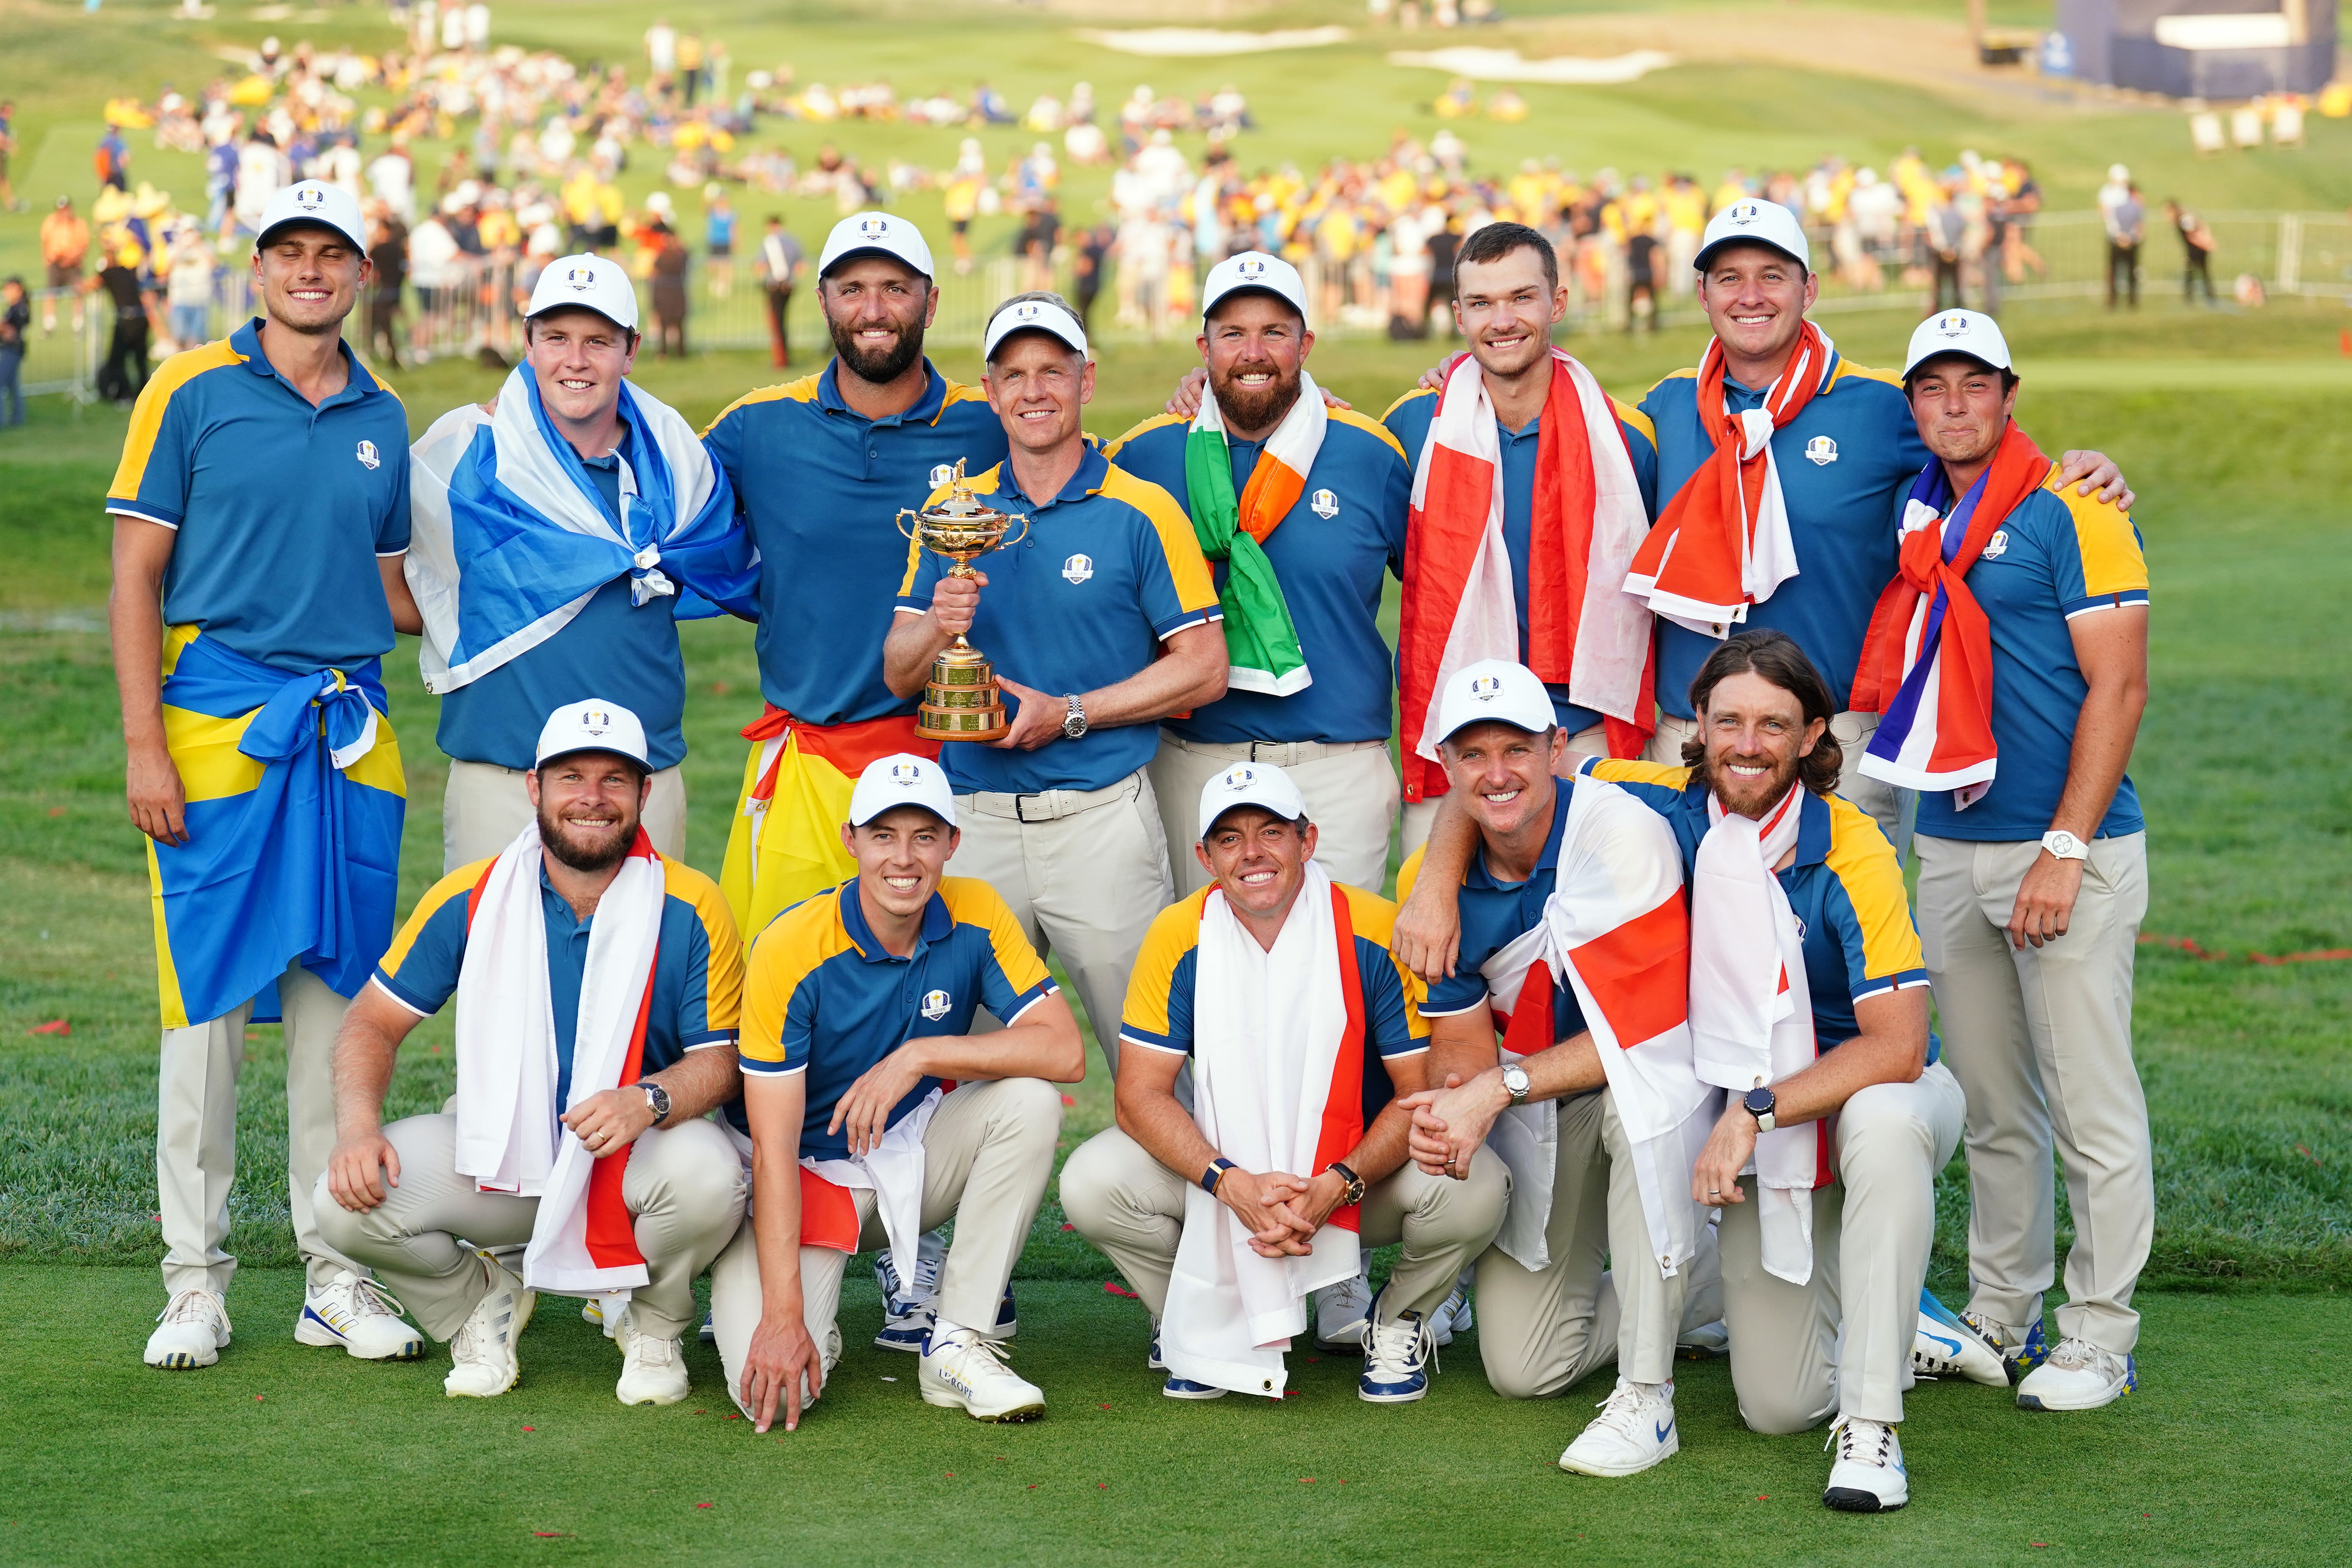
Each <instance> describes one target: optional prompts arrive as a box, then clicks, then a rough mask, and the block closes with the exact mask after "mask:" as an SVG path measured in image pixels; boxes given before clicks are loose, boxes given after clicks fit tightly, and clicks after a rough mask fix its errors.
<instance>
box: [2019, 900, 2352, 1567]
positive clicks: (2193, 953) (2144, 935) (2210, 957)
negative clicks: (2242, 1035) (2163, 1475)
mask: <svg viewBox="0 0 2352 1568" xmlns="http://www.w3.org/2000/svg"><path fill="white" fill-rule="evenodd" d="M2139 945H2140V946H2142V947H2168V948H2171V949H2172V950H2173V951H2174V952H2185V953H2187V954H2188V955H2189V957H2191V958H2198V959H2202V960H2204V961H2205V962H2206V963H2229V962H2231V954H2229V953H2227V952H2222V951H2221V949H2219V948H2209V947H2200V946H2199V945H2198V943H2197V942H2195V941H2194V940H2192V939H2191V938H2189V937H2185V936H2156V935H2153V934H2151V933H2149V932H2147V931H2143V932H2141V933H2140V936H2139ZM2236 958H2237V962H2239V963H2342V962H2343V961H2344V960H2346V959H2347V958H2352V947H2320V948H2311V949H2307V950H2306V951H2305V952H2242V953H2239V954H2237V955H2236ZM2032 1544H2034V1545H2036V1546H2040V1545H2042V1544H2044V1542H2039V1541H2037V1542H2033V1543H2032Z"/></svg>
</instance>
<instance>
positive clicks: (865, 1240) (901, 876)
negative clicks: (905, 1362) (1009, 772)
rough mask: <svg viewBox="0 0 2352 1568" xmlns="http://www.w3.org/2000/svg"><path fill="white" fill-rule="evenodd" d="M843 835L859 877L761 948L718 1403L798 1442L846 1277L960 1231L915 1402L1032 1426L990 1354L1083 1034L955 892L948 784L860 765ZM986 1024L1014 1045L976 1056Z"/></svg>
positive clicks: (829, 1356)
mask: <svg viewBox="0 0 2352 1568" xmlns="http://www.w3.org/2000/svg"><path fill="white" fill-rule="evenodd" d="M841 836H842V842H843V843H844V844H845V846H846V847H848V850H849V854H850V857H851V858H852V859H853V860H854V861H855V862H856V866H857V875H856V876H855V877H852V878H851V879H849V880H847V881H846V882H844V883H842V884H841V886H839V887H838V888H834V889H829V890H827V891H825V892H823V893H819V894H818V895H817V896H816V897H814V898H813V899H808V900H803V902H801V903H798V904H795V905H793V907H792V908H790V909H788V910H784V911H783V913H782V914H780V915H778V916H777V917H776V918H775V919H774V920H773V921H770V922H769V924H768V928H767V929H766V930H765V931H761V933H760V935H759V938H758V940H757V941H756V942H753V943H752V945H751V966H750V980H749V989H748V991H747V993H746V997H745V1005H744V1024H743V1044H742V1065H743V1110H744V1114H745V1117H746V1119H747V1122H748V1126H749V1131H750V1133H751V1191H752V1205H751V1223H750V1224H748V1225H746V1226H744V1227H743V1232H742V1234H741V1235H740V1236H739V1237H736V1238H735V1242H734V1244H733V1245H732V1246H730V1247H729V1248H728V1249H727V1252H726V1255H725V1256H724V1257H722V1258H719V1266H718V1268H715V1269H713V1270H712V1271H711V1276H710V1309H711V1322H712V1327H713V1328H714V1329H715V1330H716V1331H717V1332H718V1337H719V1355H720V1357H721V1358H722V1359H723V1360H724V1361H725V1363H726V1365H727V1386H728V1391H729V1392H730V1394H733V1395H734V1398H735V1402H736V1404H737V1405H740V1407H741V1408H742V1410H743V1413H744V1414H745V1415H749V1416H751V1419H752V1422H753V1424H754V1426H753V1429H754V1430H756V1431H761V1432H765V1431H766V1430H767V1429H768V1427H769V1426H771V1425H772V1423H773V1422H774V1420H775V1418H776V1416H777V1415H779V1414H781V1415H782V1416H783V1418H784V1427H785V1429H786V1430H787V1431H790V1430H792V1429H793V1428H794V1427H797V1426H799V1425H800V1419H801V1413H802V1411H803V1408H804V1407H805V1406H806V1405H808V1404H809V1403H810V1402H811V1401H813V1400H814V1399H816V1398H817V1397H818V1396H819V1395H820V1394H823V1393H824V1380H825V1379H826V1378H827V1377H828V1376H830V1375H831V1374H832V1372H833V1367H834V1363H835V1362H837V1361H839V1360H840V1359H841V1329H840V1326H839V1324H838V1323H837V1321H835V1319H836V1315H837V1313H838V1311H839V1309H840V1305H841V1274H842V1269H843V1268H844V1267H845V1266H846V1265H847V1263H848V1261H849V1255H850V1254H851V1253H853V1252H857V1251H860V1250H862V1249H865V1248H868V1247H882V1246H886V1245H887V1246H888V1247H890V1248H891V1249H892V1250H893V1251H894V1252H895V1253H896V1254H897V1255H898V1257H900V1258H913V1257H914V1256H916V1249H917V1247H918V1246H919V1241H920V1238H921V1237H922V1235H923V1233H924V1232H925V1231H928V1230H931V1229H934V1228H936V1227H937V1226H942V1225H945V1224H946V1223H947V1222H948V1221H949V1220H953V1221H955V1222H956V1229H955V1243H954V1245H953V1246H951V1247H949V1248H948V1253H947V1261H946V1264H945V1265H944V1266H943V1267H942V1268H941V1269H940V1293H939V1306H938V1310H937V1313H936V1315H935V1316H934V1317H933V1319H932V1321H931V1326H930V1333H929V1337H928V1338H927V1339H926V1340H925V1342H924V1344H923V1352H922V1363H921V1372H920V1375H919V1383H920V1386H921V1390H922V1395H923V1403H924V1404H926V1405H945V1406H947V1407H949V1408H950V1409H957V1410H962V1411H964V1412H966V1413H967V1414H969V1415H972V1416H974V1417H976V1418H977V1419H979V1420H982V1421H1032V1420H1034V1419H1036V1418H1037V1417H1038V1416H1040V1415H1044V1414H1045V1394H1042V1393H1041V1392H1039V1391H1038V1389H1037V1388H1036V1387H1035V1386H1034V1385H1033V1384H1030V1383H1028V1382H1026V1381H1025V1380H1024V1379H1023V1378H1021V1377H1018V1376H1016V1375H1015V1374H1014V1373H1013V1372H1012V1370H1011V1369H1009V1368H1008V1367H1006V1366H1005V1365H1004V1362H1003V1353H1004V1352H1003V1349H1002V1348H1001V1347H1000V1346H999V1345H998V1344H997V1343H996V1342H994V1341H993V1340H992V1339H991V1338H990V1337H989V1331H990V1325H992V1324H994V1323H995V1322H996V1321H997V1309H998V1306H999V1304H1000V1303H1001V1302H1002V1301H1003V1298H1004V1289H1005V1286H1006V1284H1007V1283H1008V1282H1009V1281H1010V1280H1011V1279H1012V1278H1013V1264H1014V1262H1015V1261H1017V1260H1018V1259H1019V1258H1020V1257H1021V1249H1022V1247H1024V1245H1025V1244H1026V1243H1027V1241H1028V1239H1029V1225H1030V1222H1031V1221H1032V1220H1034V1218H1036V1216H1037V1205H1038V1203H1039V1202H1040V1201H1041V1200H1042V1199H1043V1198H1044V1197H1045V1183H1046V1182H1047V1181H1048V1180H1049V1179H1050V1178H1051V1177H1052V1175H1053V1173H1054V1149H1055V1140H1057V1139H1058V1138H1059V1137H1060V1136H1061V1131H1062V1096H1061V1092H1060V1091H1059V1090H1058V1089H1055V1087H1054V1085H1055V1084H1056V1083H1076V1082H1077V1081H1078V1079H1081V1078H1082V1077H1084V1076H1085V1074H1086V1065H1087V1064H1086V1047H1085V1045H1084V1042H1083V1041H1082V1040H1081V1039H1080V1038H1079V1036H1078V1023H1077V1019H1076V1017H1075V1016H1072V1015H1071V1012H1070V1006H1069V1004H1068V1003H1067V1002H1066V1001H1065V1000H1063V998H1062V996H1061V994H1060V988H1059V987H1058V986H1056V985H1055V983H1054V978H1053V976H1052V975H1051V974H1050V973H1047V971H1046V969H1045V964H1044V963H1043V962H1041V961H1040V960H1039V958H1038V957H1037V952H1036V950H1035V949H1034V948H1033V947H1031V946H1030V945H1029V942H1028V940H1027V939H1026V938H1025V937H1024V936H1023V935H1022V934H1021V926H1020V923H1019V922H1018V921H1015V920H1014V919H1013V911H1012V910H1010V909H1008V908H1006V907H1005V903H1004V900H1003V899H1001V898H999V897H998V896H997V894H996V891H995V889H992V888H991V887H990V886H989V885H988V884H987V883H985V882H982V881H978V880H975V879H971V878H965V877H949V876H946V875H944V871H945V868H946V866H947V861H948V857H950V855H953V854H954V853H955V851H956V843H957V839H958V837H959V835H958V833H957V829H956V815H955V801H954V798H953V796H952V795H951V794H950V788H949V784H948V781H947V775H946V773H944V772H943V771H942V769H941V768H940V764H939V763H937V762H935V761H933V760H931V759H930V758H928V757H918V756H914V755H912V754H910V753H908V752H899V753H898V754H896V755H893V756H887V757H882V758H879V759H877V761H875V762H872V763H868V764H866V771H865V772H864V773H863V774H861V775H860V776H859V778H858V781H857V787H856V789H855V790H853V791H852V792H851V794H850V797H849V821H848V822H847V823H846V824H845V825H844V826H843V827H842V830H841ZM982 1008H985V1009H987V1011H988V1012H989V1013H990V1014H991V1015H992V1016H994V1017H997V1018H1000V1019H1002V1020H1003V1023H1004V1027H1003V1028H1001V1029H997V1030H994V1031H992V1032H990V1033H987V1034H974V1033H972V1032H971V1028H972V1017H973V1015H974V1014H975V1013H977V1012H979V1011H980V1010H981V1009H982Z"/></svg>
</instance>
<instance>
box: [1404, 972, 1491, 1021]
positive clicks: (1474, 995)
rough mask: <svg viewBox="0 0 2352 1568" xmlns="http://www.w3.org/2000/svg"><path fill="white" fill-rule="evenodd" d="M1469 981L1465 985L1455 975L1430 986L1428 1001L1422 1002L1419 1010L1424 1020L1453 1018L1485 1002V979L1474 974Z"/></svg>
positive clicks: (1461, 979) (1460, 978)
mask: <svg viewBox="0 0 2352 1568" xmlns="http://www.w3.org/2000/svg"><path fill="white" fill-rule="evenodd" d="M1469 980H1470V984H1463V978H1462V977H1461V976H1459V975H1456V976H1455V977H1454V979H1452V980H1441V981H1439V982H1438V983H1437V984H1435V985H1433V986H1431V987H1430V991H1429V1000H1428V1001H1426V1002H1423V1004H1422V1005H1421V1007H1420V1009H1419V1011H1420V1013H1421V1016H1423V1017H1424V1018H1455V1017H1459V1016H1462V1015H1463V1014H1465V1013H1467V1012H1469V1011H1471V1010H1472V1009H1473V1008H1475V1007H1476V1006H1477V1005H1478V1004H1479V1003H1481V1002H1484V1001H1485V1000H1486V979H1485V978H1484V977H1483V976H1481V975H1475V974H1474V975H1471V976H1470V977H1469Z"/></svg>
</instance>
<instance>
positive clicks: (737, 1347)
mask: <svg viewBox="0 0 2352 1568" xmlns="http://www.w3.org/2000/svg"><path fill="white" fill-rule="evenodd" d="M1061 1136H1062V1093H1061V1090H1060V1089H1057V1088H1055V1086H1054V1085H1052V1084H1050V1083H1047V1082H1045V1080H1044V1079H1034V1078H1008V1079H994V1080H992V1081H988V1082H982V1083H967V1084H964V1085H962V1086H961V1087H960V1088H958V1089H956V1091H955V1092H954V1093H953V1094H950V1095H949V1096H947V1097H946V1098H945V1099H944V1100H940V1105H939V1109H938V1110H935V1111H933V1112H932V1113H931V1122H930V1125H929V1127H927V1128H925V1129H924V1130H923V1212H922V1217H921V1221H920V1223H921V1225H922V1227H923V1228H924V1229H925V1230H933V1229H936V1228H937V1227H939V1226H943V1225H945V1224H947V1222H948V1221H950V1220H953V1221H955V1240H954V1241H953V1242H951V1243H950V1245H949V1247H948V1256H947V1261H946V1263H945V1264H944V1265H943V1266H942V1267H941V1268H940V1306H939V1313H940V1317H941V1318H943V1319H945V1320H946V1321H949V1322H951V1323H954V1324H956V1325H958V1326H959V1327H961V1328H967V1329H977V1330H978V1331H981V1332H982V1333H983V1334H985V1333H988V1332H989V1331H991V1330H992V1327H993V1326H994V1324H995V1322H996V1310H997V1308H998V1306H999V1305H1000V1304H1001V1303H1002V1302H1003V1300H1004V1288H1005V1287H1006V1285H1008V1284H1009V1283H1011V1281H1012V1279H1013V1265H1014V1264H1015V1263H1017V1262H1019V1261H1020V1258H1021V1249H1022V1248H1023V1247H1026V1246H1027V1245H1028V1242H1029V1226H1030V1225H1031V1223H1032V1222H1034V1220H1035V1219H1036V1217H1037V1205H1039V1204H1040V1203H1042V1202H1043V1201H1044V1200H1045V1184H1046V1183H1047V1182H1048V1181H1050V1180H1051V1179H1052V1178H1053V1174H1054V1151H1055V1145H1056V1143H1057V1142H1058V1141H1059V1140H1060V1138H1061ZM851 1195H852V1196H854V1197H855V1198H856V1200H857V1217H858V1220H859V1222H860V1230H859V1234H858V1237H857V1245H858V1246H859V1247H861V1248H864V1249H867V1250H871V1249H873V1248H876V1247H887V1246H889V1245H890V1238H889V1237H888V1236H887V1235H886V1234H885V1233H884V1231H883V1229H882V1222H881V1220H880V1219H879V1218H878V1217H877V1214H876V1206H875V1199H874V1194H872V1193H870V1192H859V1193H853V1194H851ZM849 1258H850V1255H849V1254H848V1253H846V1252H836V1251H835V1250H834V1249H833V1248H832V1247H802V1248H801V1311H802V1320H803V1321H804V1322H805V1323H806V1324H807V1325H808V1331H809V1338H811V1339H813V1340H814V1341H815V1342H816V1345H817V1350H818V1351H819V1352H820V1353H821V1354H822V1355H823V1356H824V1370H825V1371H826V1372H828V1373H830V1372H831V1371H832V1370H833V1368H834V1363H836V1362H838V1361H839V1360H840V1359H841V1323H840V1315H841V1277H842V1273H843V1271H844V1270H845V1268H847V1267H848V1265H849ZM710 1326H711V1328H712V1330H713V1331H715V1332H716V1333H717V1335H718V1338H719V1359H720V1360H721V1361H722V1362H724V1363H726V1367H727V1392H728V1394H729V1395H730V1397H732V1398H733V1399H734V1400H735V1402H736V1404H737V1405H741V1404H742V1390H743V1358H744V1356H745V1355H746V1354H747V1353H748V1352H750V1350H751V1334H752V1331H754V1330H756V1329H757V1328H758V1327H759V1326H760V1252H759V1243H758V1241H757V1239H756V1237H755V1232H754V1227H753V1226H750V1225H748V1224H747V1225H745V1226H743V1227H742V1229H741V1230H740V1232H738V1233H737V1235H736V1237H735V1239H734V1240H733V1241H732V1242H731V1243H730V1244H729V1246H728V1247H727V1250H726V1251H724V1252H722V1253H721V1254H719V1261H718V1263H717V1264H715V1265H714V1266H713V1267H712V1268H711V1270H710Z"/></svg>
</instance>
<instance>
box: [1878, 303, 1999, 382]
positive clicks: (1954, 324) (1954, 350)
mask: <svg viewBox="0 0 2352 1568" xmlns="http://www.w3.org/2000/svg"><path fill="white" fill-rule="evenodd" d="M1938 354H1966V355H1968V356H1969V358H1970V359H1973V360H1981V361H1983V362H1984V363H1986V364H1989V365H1990V366H1992V368H1993V369H1995V370H2008V369H2010V368H2011V366H2010V363H2009V340H2008V339H2007V338H2004V337H2002V336H2001V335H2000V322H1998V321H1994V320H1993V319H1992V318H1991V317H1990V316H1988V315H1986V314H1984V313H1983V312H1982V311H1980V310H1941V311H1938V312H1937V313H1936V314H1935V315H1932V316H1930V317H1928V318H1927V320H1926V321H1922V322H1920V323H1919V325H1918V326H1917V327H1916V328H1915V329H1913V331H1912V333H1911V347H1910V348H1909V350H1908V351H1906V353H1905V354H1904V355H1903V379H1904V380H1906V381H1908V380H1910V379H1911V373H1912V372H1913V371H1915V370H1917V369H1918V368H1919V367H1920V366H1921V365H1923V364H1925V363H1927V362H1928V361H1929V360H1931V359H1934V358H1935V357H1937V355H1938Z"/></svg>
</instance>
